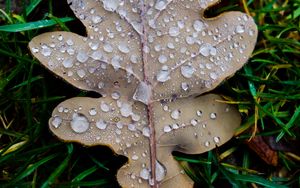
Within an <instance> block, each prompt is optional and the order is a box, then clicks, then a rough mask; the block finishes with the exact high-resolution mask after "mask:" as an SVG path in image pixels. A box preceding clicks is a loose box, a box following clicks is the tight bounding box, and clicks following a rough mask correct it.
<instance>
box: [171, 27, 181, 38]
mask: <svg viewBox="0 0 300 188" xmlns="http://www.w3.org/2000/svg"><path fill="white" fill-rule="evenodd" d="M179 33H180V30H179V27H170V29H169V35H170V36H171V37H176V36H178V35H179Z"/></svg>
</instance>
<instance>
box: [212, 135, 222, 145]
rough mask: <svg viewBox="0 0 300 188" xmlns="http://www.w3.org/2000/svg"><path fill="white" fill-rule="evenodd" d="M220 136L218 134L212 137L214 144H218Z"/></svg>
mask: <svg viewBox="0 0 300 188" xmlns="http://www.w3.org/2000/svg"><path fill="white" fill-rule="evenodd" d="M220 140H221V139H220V137H218V136H215V137H214V142H215V143H216V144H218V143H220Z"/></svg>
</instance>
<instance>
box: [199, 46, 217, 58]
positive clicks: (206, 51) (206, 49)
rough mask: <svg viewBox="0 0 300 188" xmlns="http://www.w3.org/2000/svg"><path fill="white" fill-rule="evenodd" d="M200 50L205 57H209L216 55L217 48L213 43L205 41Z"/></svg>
mask: <svg viewBox="0 0 300 188" xmlns="http://www.w3.org/2000/svg"><path fill="white" fill-rule="evenodd" d="M199 52H200V54H202V55H203V56H204V57H208V56H209V55H213V56H214V55H216V54H217V49H216V48H215V47H214V46H212V45H211V44H209V43H205V44H203V45H201V47H200V50H199Z"/></svg>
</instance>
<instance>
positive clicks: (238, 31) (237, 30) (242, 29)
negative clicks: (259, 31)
mask: <svg viewBox="0 0 300 188" xmlns="http://www.w3.org/2000/svg"><path fill="white" fill-rule="evenodd" d="M235 31H236V32H237V33H244V32H245V26H244V25H238V26H236V28H235Z"/></svg>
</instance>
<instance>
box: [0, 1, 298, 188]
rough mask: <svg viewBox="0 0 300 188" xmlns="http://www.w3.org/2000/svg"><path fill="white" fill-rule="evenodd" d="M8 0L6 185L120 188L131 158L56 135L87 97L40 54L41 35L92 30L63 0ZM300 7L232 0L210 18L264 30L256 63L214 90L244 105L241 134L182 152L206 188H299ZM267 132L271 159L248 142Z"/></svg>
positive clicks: (1, 84)
mask: <svg viewBox="0 0 300 188" xmlns="http://www.w3.org/2000/svg"><path fill="white" fill-rule="evenodd" d="M11 2H12V1H10V0H6V1H5V4H4V8H3V9H1V10H0V25H1V26H0V39H1V43H0V62H1V63H0V122H1V123H0V125H1V126H0V143H1V144H0V169H1V174H0V187H49V186H53V187H78V186H82V187H117V186H118V185H117V183H116V180H115V174H116V171H117V169H118V168H119V167H120V166H122V164H123V163H124V162H126V158H125V157H122V156H116V155H114V154H113V153H112V151H110V150H109V149H108V148H105V147H100V146H99V147H92V148H86V147H82V146H80V145H78V144H74V143H62V142H61V141H59V140H58V139H57V138H56V137H54V136H53V135H52V134H51V133H50V132H49V130H48V126H47V124H48V122H47V121H48V118H49V117H50V114H51V111H52V109H53V108H54V107H55V106H56V105H57V104H58V103H59V102H61V101H63V100H64V99H66V98H70V97H74V96H76V95H77V96H78V95H80V96H84V95H88V93H85V92H82V91H79V90H77V89H74V88H73V87H72V86H70V85H68V84H67V83H64V82H63V81H61V80H60V79H57V78H56V77H55V76H54V75H53V74H51V73H49V71H47V70H45V68H44V67H42V66H41V65H40V64H39V63H38V62H37V61H36V60H34V59H33V58H32V56H31V55H30V54H29V51H28V49H27V44H28V42H29V41H30V40H31V38H32V37H34V36H36V35H38V34H40V33H44V32H47V31H53V30H71V31H76V32H78V33H80V34H83V33H84V32H82V30H83V29H82V30H79V31H78V29H76V30H75V29H74V28H78V27H81V28H83V26H82V25H81V24H80V22H79V21H78V20H76V19H75V17H74V15H73V14H72V12H71V11H70V10H69V9H68V10H67V11H65V12H61V11H60V10H62V9H61V7H56V6H66V3H65V2H64V3H63V1H62V2H61V3H62V4H63V5H55V4H58V3H57V2H55V3H54V2H52V0H49V1H41V0H31V1H24V3H22V4H21V6H20V7H18V9H16V7H13V6H12V5H13V4H11ZM299 7H300V1H299V0H280V1H275V0H256V1H253V0H249V1H246V0H241V1H237V0H235V1H226V2H222V3H221V4H219V5H218V6H216V7H213V8H211V9H210V10H208V11H207V15H208V16H213V15H217V14H219V13H220V12H223V11H228V10H240V11H243V12H249V13H250V14H251V15H252V16H253V17H254V19H255V21H256V23H257V24H258V27H259V37H258V41H257V45H256V48H255V51H254V52H253V55H252V57H251V59H250V60H249V62H248V64H247V65H246V66H245V67H244V68H243V69H242V70H240V71H239V72H238V73H237V74H236V75H235V76H233V77H232V78H231V79H229V80H227V81H226V82H224V83H223V84H222V85H221V86H219V87H218V88H217V89H216V90H215V91H214V92H216V93H221V94H222V95H223V96H224V97H226V99H227V101H229V102H230V103H231V104H236V105H237V107H238V109H239V111H240V112H241V114H242V120H243V123H242V125H241V127H240V128H239V129H238V130H237V133H236V137H235V138H234V139H232V140H231V141H230V142H229V143H227V144H225V145H224V146H222V147H220V148H217V149H215V150H213V151H210V152H208V153H205V154H202V155H184V154H181V153H174V156H175V158H176V159H177V160H178V161H179V162H180V164H181V165H182V166H183V168H184V169H185V170H186V172H187V173H188V174H189V175H190V177H192V179H193V180H194V181H195V182H196V186H197V187H300V171H299V169H300V150H299V146H300V131H299V125H300V118H299V116H300V115H299V114H300V100H299V99H300V63H299V59H300V42H299V39H300V37H299V30H300V29H299V27H300V8H299ZM254 134H255V135H260V136H261V138H263V140H264V141H265V142H264V143H265V144H266V145H268V146H269V147H270V148H272V151H273V152H274V153H273V155H271V156H269V157H271V158H272V157H274V155H276V154H277V155H278V164H277V165H276V166H273V165H270V164H267V163H266V162H265V161H263V160H262V159H263V156H264V152H265V151H264V150H262V151H260V152H261V155H258V154H256V153H255V152H254V151H253V150H252V149H250V148H251V147H250V146H251V145H252V146H253V145H254V146H258V147H260V146H261V145H260V144H261V143H260V144H258V145H257V144H256V145H255V144H254V143H253V142H249V140H251V139H252V140H253V136H254Z"/></svg>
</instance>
